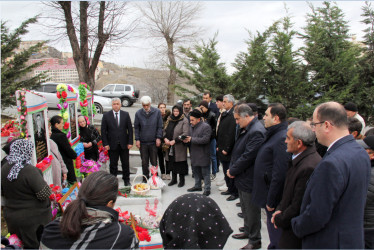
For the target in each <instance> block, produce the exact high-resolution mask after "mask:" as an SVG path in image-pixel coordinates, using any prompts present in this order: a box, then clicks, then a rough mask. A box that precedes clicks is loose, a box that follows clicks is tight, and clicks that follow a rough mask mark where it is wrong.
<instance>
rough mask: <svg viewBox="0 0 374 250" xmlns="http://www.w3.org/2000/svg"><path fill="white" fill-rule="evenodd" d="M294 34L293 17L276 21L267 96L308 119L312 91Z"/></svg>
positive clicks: (272, 40) (272, 38)
mask: <svg viewBox="0 0 374 250" xmlns="http://www.w3.org/2000/svg"><path fill="white" fill-rule="evenodd" d="M295 35H296V31H294V30H293V29H292V24H291V19H290V17H284V18H283V19H282V20H281V21H280V22H279V23H278V22H277V23H275V25H274V31H273V32H272V37H271V40H270V59H271V60H270V62H269V63H268V67H269V77H268V81H267V83H266V85H265V86H266V87H265V88H266V94H265V96H266V97H267V99H268V100H269V102H271V103H273V102H279V103H282V104H283V105H284V106H285V107H286V109H287V111H288V114H289V115H290V116H295V117H297V118H302V119H305V118H307V116H310V114H308V112H306V109H307V110H308V106H307V105H306V103H307V100H308V99H309V98H310V96H313V92H310V91H309V90H308V87H307V85H306V84H307V83H306V76H305V75H306V74H305V71H304V70H303V67H302V64H301V62H300V59H299V58H298V56H297V51H293V50H292V39H293V38H294V36H295ZM309 112H311V109H309Z"/></svg>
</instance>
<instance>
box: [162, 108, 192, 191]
mask: <svg viewBox="0 0 374 250" xmlns="http://www.w3.org/2000/svg"><path fill="white" fill-rule="evenodd" d="M189 132H190V124H189V123H188V120H187V118H185V117H184V114H183V110H182V106H180V105H175V106H174V107H173V108H172V112H171V115H170V116H169V118H168V119H167V120H166V122H165V127H164V142H165V144H166V145H167V146H169V148H168V149H167V150H166V152H165V160H166V167H167V168H168V169H169V170H170V171H171V172H172V179H171V182H169V184H168V185H169V186H172V185H174V184H177V175H178V174H179V184H178V187H183V186H184V176H185V175H187V174H188V165H187V144H185V143H183V138H184V137H186V136H188V135H189Z"/></svg>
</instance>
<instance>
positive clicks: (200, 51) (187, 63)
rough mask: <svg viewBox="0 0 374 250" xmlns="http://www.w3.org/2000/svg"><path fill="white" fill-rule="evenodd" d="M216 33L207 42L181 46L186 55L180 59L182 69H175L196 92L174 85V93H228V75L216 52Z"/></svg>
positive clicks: (195, 94) (184, 94) (196, 94)
mask: <svg viewBox="0 0 374 250" xmlns="http://www.w3.org/2000/svg"><path fill="white" fill-rule="evenodd" d="M216 38H217V34H216V35H215V36H214V37H213V39H209V41H208V42H207V43H205V42H202V44H197V45H195V46H194V47H193V49H191V48H184V47H181V53H182V54H183V55H184V56H185V57H186V59H184V60H182V62H183V68H184V70H180V69H175V70H176V71H177V73H178V76H179V77H182V78H184V79H187V85H191V86H195V87H196V89H197V92H196V91H194V90H191V89H186V88H183V87H182V86H180V85H176V94H177V95H179V96H182V97H183V98H186V97H187V96H186V93H189V94H192V95H194V96H198V95H199V94H201V93H203V92H205V91H209V92H210V93H211V95H212V96H217V95H222V94H227V93H229V87H230V84H231V82H230V77H229V76H228V75H227V73H226V67H225V64H224V63H220V62H219V60H220V56H219V54H218V52H217V49H216V45H217V41H216Z"/></svg>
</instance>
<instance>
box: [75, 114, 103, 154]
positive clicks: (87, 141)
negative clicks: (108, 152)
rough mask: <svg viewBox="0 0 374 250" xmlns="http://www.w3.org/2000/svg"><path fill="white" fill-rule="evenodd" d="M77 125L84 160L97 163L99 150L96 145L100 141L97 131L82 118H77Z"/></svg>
mask: <svg viewBox="0 0 374 250" xmlns="http://www.w3.org/2000/svg"><path fill="white" fill-rule="evenodd" d="M78 123H79V135H80V136H81V139H80V141H81V142H82V143H83V147H84V158H85V159H86V160H94V161H97V159H99V148H98V147H97V143H98V142H99V141H101V136H100V134H99V132H98V131H97V129H96V128H95V127H94V126H92V125H88V124H87V120H86V118H85V117H84V116H82V115H80V116H79V117H78Z"/></svg>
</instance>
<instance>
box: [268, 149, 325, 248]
mask: <svg viewBox="0 0 374 250" xmlns="http://www.w3.org/2000/svg"><path fill="white" fill-rule="evenodd" d="M320 161H321V156H320V155H319V154H318V152H317V151H316V148H315V147H314V146H313V147H308V148H307V149H306V150H305V151H303V152H302V153H301V154H300V155H298V156H297V157H296V158H295V159H293V160H292V161H290V162H289V164H288V165H289V167H288V170H287V176H286V182H285V185H284V189H283V197H282V200H281V202H280V203H279V206H278V207H277V210H280V211H282V212H281V213H280V214H278V215H277V216H276V217H275V225H277V226H278V227H280V228H282V229H283V230H282V235H281V238H280V240H279V242H278V247H279V248H287V249H299V248H301V239H300V238H297V237H296V235H295V234H294V233H293V231H292V227H291V219H292V218H294V217H296V216H298V215H299V214H300V207H301V202H302V200H303V196H304V192H305V189H306V183H307V182H308V180H309V177H310V175H311V174H312V173H313V171H314V169H315V167H316V166H317V164H318V163H319V162H320Z"/></svg>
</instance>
